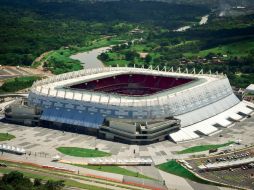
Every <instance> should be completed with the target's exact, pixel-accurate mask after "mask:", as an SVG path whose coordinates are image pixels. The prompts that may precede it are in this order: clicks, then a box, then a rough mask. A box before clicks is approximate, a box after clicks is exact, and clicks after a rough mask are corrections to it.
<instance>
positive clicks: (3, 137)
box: [0, 133, 15, 141]
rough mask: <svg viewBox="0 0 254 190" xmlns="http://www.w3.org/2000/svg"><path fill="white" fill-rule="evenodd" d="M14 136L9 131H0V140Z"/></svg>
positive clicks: (7, 139)
mask: <svg viewBox="0 0 254 190" xmlns="http://www.w3.org/2000/svg"><path fill="white" fill-rule="evenodd" d="M14 138H15V136H14V135H11V134H9V133H0V141H9V140H11V139H14Z"/></svg>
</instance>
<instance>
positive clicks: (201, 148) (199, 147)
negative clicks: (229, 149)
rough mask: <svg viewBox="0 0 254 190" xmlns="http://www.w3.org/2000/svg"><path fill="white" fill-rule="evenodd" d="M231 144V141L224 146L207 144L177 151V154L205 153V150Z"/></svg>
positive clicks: (221, 145) (222, 145)
mask: <svg viewBox="0 0 254 190" xmlns="http://www.w3.org/2000/svg"><path fill="white" fill-rule="evenodd" d="M233 143H234V142H233V141H230V142H228V143H224V144H214V145H212V144H208V145H200V146H193V147H190V148H187V149H184V150H181V151H178V152H177V154H188V153H194V152H202V151H206V150H211V149H216V148H221V147H225V146H229V145H231V144H233Z"/></svg>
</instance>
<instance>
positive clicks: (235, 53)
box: [99, 15, 254, 87]
mask: <svg viewBox="0 0 254 190" xmlns="http://www.w3.org/2000/svg"><path fill="white" fill-rule="evenodd" d="M253 18H254V15H248V16H241V17H232V18H230V19H231V20H230V21H229V18H228V17H225V18H217V17H215V16H214V15H212V16H211V18H210V22H209V23H208V24H207V25H204V26H196V27H194V28H192V29H191V30H189V31H186V32H173V31H165V30H149V31H148V32H147V35H146V36H144V39H143V41H141V42H137V43H135V44H130V45H121V46H118V47H115V48H113V50H112V51H110V52H108V53H105V54H102V55H101V56H99V58H100V59H101V60H102V61H104V62H105V63H106V64H107V65H113V66H115V65H117V64H119V65H130V66H133V64H136V65H139V66H141V65H145V66H148V65H153V66H160V67H161V68H162V67H164V66H166V67H168V68H169V67H172V66H173V67H182V68H194V67H195V68H196V69H197V70H198V69H204V71H205V72H207V71H209V70H212V72H216V71H219V72H223V73H226V74H227V75H228V76H229V79H230V80H231V83H232V84H233V85H235V86H237V87H246V86H247V85H248V84H249V83H253V82H254V77H253V73H254V47H253V44H254V30H253V29H254V22H253ZM221 23H223V25H221ZM140 53H148V56H146V57H145V58H141V56H140ZM204 59H205V60H206V61H203V60H204Z"/></svg>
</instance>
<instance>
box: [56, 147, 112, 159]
mask: <svg viewBox="0 0 254 190" xmlns="http://www.w3.org/2000/svg"><path fill="white" fill-rule="evenodd" d="M57 150H58V151H59V152H61V153H63V154H66V155H69V156H76V157H103V156H110V155H111V154H110V153H107V152H103V151H99V150H94V149H86V148H78V147H58V148H57Z"/></svg>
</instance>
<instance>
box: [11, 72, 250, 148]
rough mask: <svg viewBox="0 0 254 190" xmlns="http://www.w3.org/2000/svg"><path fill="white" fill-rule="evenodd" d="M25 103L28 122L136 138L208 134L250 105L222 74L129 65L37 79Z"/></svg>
mask: <svg viewBox="0 0 254 190" xmlns="http://www.w3.org/2000/svg"><path fill="white" fill-rule="evenodd" d="M27 106H29V107H30V108H31V107H32V108H33V110H34V112H33V114H30V115H32V116H31V117H32V119H31V121H29V119H28V118H27V119H26V120H25V121H26V122H28V123H29V122H30V124H31V123H32V124H36V125H38V123H39V125H41V126H45V127H53V128H57V129H61V130H72V131H75V132H77V133H79V132H85V133H87V134H96V135H97V136H99V137H100V138H103V139H108V140H114V141H120V142H125V143H134V144H147V143H153V142H158V141H162V140H165V139H170V140H172V141H174V142H176V143H179V142H185V141H190V140H195V139H198V138H202V137H204V136H210V135H213V134H215V133H218V132H220V131H221V130H222V129H223V128H226V127H230V126H232V125H233V124H234V123H235V122H239V121H241V120H242V119H244V118H246V117H249V116H250V115H251V114H252V113H253V111H254V106H253V105H252V104H251V103H249V102H245V101H240V100H239V99H238V98H237V97H236V95H235V94H234V93H233V91H232V88H231V86H230V83H229V80H228V78H227V77H226V76H225V75H218V74H214V75H213V74H211V73H209V74H203V73H202V72H200V73H196V72H195V70H193V71H192V72H189V73H188V71H187V70H186V72H181V71H180V70H178V71H173V69H172V70H170V71H167V70H166V69H164V70H159V69H157V70H153V69H151V68H147V69H145V68H128V67H109V68H94V69H86V70H81V71H77V72H71V73H66V74H62V75H57V76H54V77H51V78H48V79H44V80H41V81H37V82H35V83H34V84H33V86H32V88H31V91H30V93H29V97H28V102H27ZM16 107H17V106H16ZM16 109H17V108H16ZM13 110H14V106H13V108H12V109H11V108H10V109H9V111H7V112H6V118H7V119H8V118H9V119H10V120H11V119H12V118H14V117H13V114H15V113H14V112H15V111H13ZM16 112H17V111H16ZM20 112H22V113H24V112H25V109H24V108H22V111H20ZM17 115H19V116H20V114H16V116H17ZM23 115H24V114H23ZM20 117H21V116H20ZM16 118H17V117H16ZM23 119H24V118H23Z"/></svg>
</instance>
